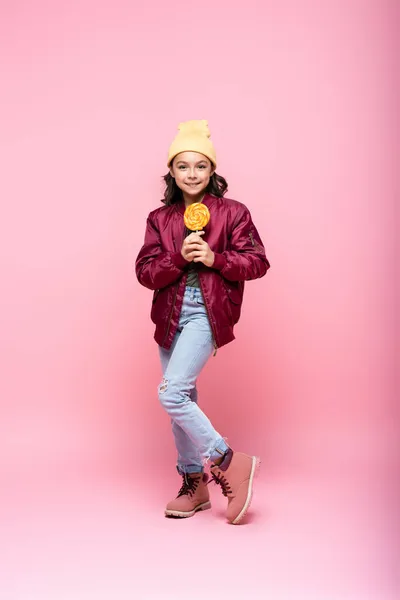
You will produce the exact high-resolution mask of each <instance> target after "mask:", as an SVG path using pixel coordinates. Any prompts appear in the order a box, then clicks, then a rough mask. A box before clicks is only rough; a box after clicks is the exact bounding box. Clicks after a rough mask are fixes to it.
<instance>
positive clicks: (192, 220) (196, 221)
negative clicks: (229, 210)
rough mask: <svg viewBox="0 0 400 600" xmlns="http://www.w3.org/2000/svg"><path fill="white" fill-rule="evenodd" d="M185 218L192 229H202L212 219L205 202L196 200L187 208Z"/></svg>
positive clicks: (188, 226) (187, 225)
mask: <svg viewBox="0 0 400 600" xmlns="http://www.w3.org/2000/svg"><path fill="white" fill-rule="evenodd" d="M183 220H184V222H185V225H186V227H187V228H188V229H190V231H202V229H204V227H205V226H206V225H207V223H208V221H209V220H210V212H209V210H208V208H207V206H206V205H205V204H202V203H201V202H194V203H193V204H189V206H188V207H187V209H186V210H185V214H184V216H183Z"/></svg>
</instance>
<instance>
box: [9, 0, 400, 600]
mask: <svg viewBox="0 0 400 600" xmlns="http://www.w3.org/2000/svg"><path fill="white" fill-rule="evenodd" d="M398 16H399V10H398V4H397V3H396V2H395V1H393V2H390V1H386V2H379V1H372V0H364V1H361V0H347V1H345V0H336V1H333V0H332V1H328V0H326V1H320V2H312V1H311V0H301V1H300V0H283V1H280V2H269V1H264V2H261V1H259V2H257V1H255V0H249V1H248V2H246V3H239V2H232V1H229V2H228V0H222V1H219V2H211V1H209V0H203V2H201V3H199V4H197V3H187V2H183V1H182V0H175V1H174V2H172V3H170V2H165V3H162V2H159V3H155V2H145V3H143V4H142V5H141V6H136V3H135V2H128V1H123V0H114V1H113V2H111V1H100V2H93V1H90V0H84V1H81V2H77V1H73V2H61V1H59V2H53V3H47V2H44V1H43V0H37V1H36V2H31V3H27V2H23V1H22V0H15V1H14V2H11V3H9V2H4V1H3V2H1V4H0V69H1V70H0V106H1V111H0V131H1V134H0V171H1V176H0V197H1V215H2V219H1V236H0V239H1V242H0V243H1V254H0V261H1V263H0V268H1V279H2V286H1V300H0V304H1V311H0V331H1V336H0V362H1V379H0V386H1V387H0V402H1V404H0V409H1V420H0V472H1V478H2V496H3V500H2V511H1V512H2V518H1V522H0V527H1V528H2V532H0V533H2V535H1V542H0V553H3V552H4V553H3V555H2V557H1V561H0V562H1V565H2V569H3V574H2V575H1V577H0V582H2V583H0V585H1V584H2V585H3V588H4V593H1V597H4V598H7V600H14V599H15V600H32V599H34V600H36V599H38V600H39V599H40V600H47V599H50V598H51V599H52V600H67V599H68V600H69V599H70V598H73V599H74V600H91V599H92V598H97V599H98V598H117V597H118V599H125V597H126V598H128V597H129V598H132V597H134V596H135V595H136V597H138V598H146V599H147V598H153V597H154V598H163V599H164V598H170V597H171V598H172V597H177V596H176V594H177V593H178V590H179V589H180V590H181V593H182V594H185V589H187V586H189V589H190V590H191V594H190V597H191V598H202V597H204V595H205V594H206V593H207V594H211V596H209V597H218V598H225V597H226V598H228V597H229V598H232V597H241V598H244V597H249V598H265V597H267V595H268V594H273V596H271V597H274V598H276V599H279V598H296V600H297V599H298V598H303V597H307V599H312V598H316V599H318V600H319V599H320V600H330V599H331V598H332V599H336V598H337V599H340V600H345V599H347V598H357V600H364V598H365V599H366V598H368V599H369V598H374V599H375V598H376V599H379V600H389V599H392V598H393V599H395V598H398V597H399V596H400V584H399V572H400V570H399V564H398V556H399V555H398V540H399V537H398V536H399V527H398V525H399V519H398V510H397V505H398V502H399V500H400V498H399V493H398V491H399V490H398V467H399V460H398V459H399V452H398V450H399V447H398V446H399V445H398V435H399V431H398V429H399V426H398V416H399V414H398V404H397V398H396V384H398V380H396V373H395V346H396V342H397V339H396V333H397V331H396V328H395V314H394V313H395V304H396V296H395V294H396V291H398V290H396V289H395V283H394V266H395V226H394V225H395V197H396V193H397V194H398V191H399V190H398V187H397V188H396V186H397V185H398V181H397V179H396V175H397V174H396V172H395V170H396V167H398V165H396V157H397V158H398V151H399V144H398V141H397V131H396V123H397V115H396V111H397V109H398V90H399V86H398V81H397V80H395V75H396V72H397V71H396V58H395V57H396V52H397V51H398V42H397V40H398V29H397V31H396V27H397V25H396V20H397V17H398ZM193 118H199V119H200V118H206V119H208V122H209V125H210V129H211V132H212V138H213V140H214V143H215V145H216V148H217V153H218V158H219V168H218V172H219V173H220V174H222V175H224V176H225V177H226V178H227V180H228V183H229V193H228V196H229V197H231V198H235V199H238V200H240V201H242V202H244V203H245V204H246V205H247V206H248V207H249V208H250V210H251V212H252V215H253V217H254V220H255V223H256V225H257V227H258V229H259V231H260V234H261V236H262V238H263V241H264V243H265V246H266V250H267V256H268V258H269V260H270V262H271V270H270V271H269V272H268V274H267V276H266V277H265V278H264V279H262V280H260V281H256V282H250V283H249V284H248V285H247V289H246V296H245V302H244V306H243V316H242V319H241V321H240V323H239V325H238V326H237V328H236V335H237V340H236V341H235V342H233V343H232V344H230V345H229V346H227V347H226V348H224V349H221V350H220V351H219V352H218V355H217V357H216V358H213V359H212V360H211V361H210V363H209V365H208V366H207V368H206V370H205V372H204V374H203V375H202V377H201V379H200V382H199V388H200V393H201V402H202V405H203V407H204V409H205V411H206V412H207V413H208V414H209V416H210V417H211V419H212V420H213V422H214V424H215V426H216V427H217V428H218V429H219V430H220V431H221V433H222V434H223V435H225V436H227V438H228V440H229V442H230V443H231V444H232V445H233V447H234V448H237V449H241V450H244V451H246V452H251V453H259V454H260V455H261V456H262V458H263V471H262V474H261V476H260V479H259V488H258V490H259V491H258V494H257V495H256V497H255V500H254V511H253V512H254V516H253V518H252V519H251V520H250V522H249V523H248V525H247V526H246V527H240V528H232V527H229V526H228V525H225V523H224V519H223V515H222V511H223V507H224V504H223V502H222V499H221V498H219V496H218V494H217V490H215V491H214V490H212V494H213V499H214V500H213V501H214V506H215V508H214V510H213V512H212V513H211V512H210V513H207V514H204V515H199V516H197V517H196V518H195V519H189V520H187V521H185V522H176V521H168V520H165V519H164V518H163V508H164V504H165V503H166V502H167V501H168V500H169V499H170V497H172V496H173V494H174V493H176V491H177V489H178V485H179V480H178V479H177V477H176V474H175V470H174V464H175V450H174V447H173V440H172V436H171V434H170V430H169V423H168V419H167V417H166V415H164V414H163V413H162V411H161V409H160V407H159V404H158V400H157V395H156V388H157V385H158V382H159V379H160V367H159V363H158V355H157V347H156V344H155V342H154V341H153V339H152V336H153V325H152V323H151V322H150V319H149V311H150V302H151V294H150V292H149V291H148V290H146V289H144V288H141V287H140V286H139V284H138V283H137V281H136V279H135V276H134V272H133V264H134V260H135V257H136V254H137V252H138V250H139V248H140V246H141V244H142V241H143V234H144V225H145V218H146V216H147V214H148V212H149V211H150V210H152V209H153V208H156V207H157V206H158V205H159V199H160V197H161V195H162V185H161V175H163V174H164V173H165V170H166V169H165V162H166V153H167V148H168V145H169V143H170V141H171V140H172V137H173V136H174V135H175V130H176V126H177V124H178V123H179V122H180V121H182V120H187V119H193ZM397 198H398V196H397ZM172 530H173V531H172ZM208 567H210V568H209V569H208ZM206 570H207V573H208V578H207V579H206V578H205V575H204V579H203V575H202V574H203V572H205V571H206ZM231 570H232V571H231ZM198 578H200V579H201V580H200V581H197V580H198ZM206 590H211V591H208V592H207V591H206ZM212 594H214V596H212ZM224 594H226V595H224ZM235 594H236V595H237V596H235Z"/></svg>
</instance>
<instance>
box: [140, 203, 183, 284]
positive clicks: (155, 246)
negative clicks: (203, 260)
mask: <svg viewBox="0 0 400 600" xmlns="http://www.w3.org/2000/svg"><path fill="white" fill-rule="evenodd" d="M187 265H188V261H187V260H185V259H184V258H183V256H182V254H181V253H180V252H164V251H163V250H162V248H161V241H160V234H159V231H158V228H157V225H156V223H155V220H153V218H152V215H151V214H150V215H149V216H148V218H147V224H146V232H145V238H144V244H143V246H142V248H141V250H140V252H139V254H138V256H137V259H136V265H135V267H136V277H137V278H138V280H139V283H141V284H142V285H144V286H145V287H147V288H149V289H150V290H158V289H161V288H163V287H166V286H167V285H169V284H170V283H173V282H174V281H176V280H177V279H179V278H180V277H181V276H182V275H183V270H184V268H185V267H186V266H187Z"/></svg>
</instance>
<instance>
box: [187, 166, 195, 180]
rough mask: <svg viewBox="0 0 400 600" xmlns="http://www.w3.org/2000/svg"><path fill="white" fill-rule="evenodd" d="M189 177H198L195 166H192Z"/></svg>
mask: <svg viewBox="0 0 400 600" xmlns="http://www.w3.org/2000/svg"><path fill="white" fill-rule="evenodd" d="M188 176H189V179H196V173H195V169H194V167H190V169H189V173H188Z"/></svg>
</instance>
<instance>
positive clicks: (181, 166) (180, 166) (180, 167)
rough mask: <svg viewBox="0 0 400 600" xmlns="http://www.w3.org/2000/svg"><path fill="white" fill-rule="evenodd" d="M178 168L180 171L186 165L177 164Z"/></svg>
mask: <svg viewBox="0 0 400 600" xmlns="http://www.w3.org/2000/svg"><path fill="white" fill-rule="evenodd" d="M178 169H179V170H180V171H182V170H183V169H186V167H185V165H179V167H178Z"/></svg>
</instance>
